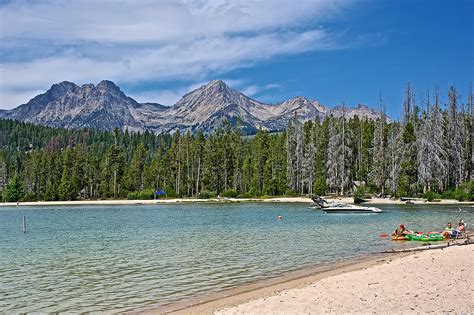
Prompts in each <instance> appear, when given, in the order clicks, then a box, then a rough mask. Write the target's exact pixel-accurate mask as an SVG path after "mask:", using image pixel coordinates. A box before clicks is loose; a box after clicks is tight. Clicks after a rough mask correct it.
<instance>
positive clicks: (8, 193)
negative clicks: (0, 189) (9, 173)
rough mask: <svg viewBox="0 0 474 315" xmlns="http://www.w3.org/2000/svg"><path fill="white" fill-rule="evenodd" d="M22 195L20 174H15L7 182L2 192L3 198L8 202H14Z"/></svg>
mask: <svg viewBox="0 0 474 315" xmlns="http://www.w3.org/2000/svg"><path fill="white" fill-rule="evenodd" d="M22 196H23V183H22V181H21V178H20V176H18V175H15V176H13V177H12V178H11V179H10V181H9V182H8V185H7V187H6V189H5V192H4V194H3V198H4V199H5V201H8V202H16V201H19V200H20V198H21V197H22Z"/></svg>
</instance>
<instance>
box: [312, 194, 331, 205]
mask: <svg viewBox="0 0 474 315" xmlns="http://www.w3.org/2000/svg"><path fill="white" fill-rule="evenodd" d="M311 200H313V201H314V204H313V206H315V207H318V208H324V207H325V205H324V204H326V203H328V202H327V201H326V200H324V199H323V198H321V196H313V197H311Z"/></svg>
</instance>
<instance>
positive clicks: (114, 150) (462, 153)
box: [0, 85, 474, 201]
mask: <svg viewBox="0 0 474 315" xmlns="http://www.w3.org/2000/svg"><path fill="white" fill-rule="evenodd" d="M405 94H406V95H405V102H404V117H403V119H402V121H400V122H387V120H386V116H385V115H383V113H382V114H381V115H380V118H378V119H376V120H370V119H367V118H363V119H360V118H359V117H357V116H355V117H351V118H349V117H347V118H346V117H344V116H342V117H333V116H327V117H324V119H323V120H320V119H318V118H316V120H315V121H308V122H305V123H304V124H303V123H300V122H299V121H298V119H296V118H295V119H292V120H290V122H289V124H288V128H287V131H286V132H282V133H276V134H269V133H268V132H266V131H259V132H257V133H256V135H255V136H253V137H242V135H241V134H240V133H239V131H238V129H234V128H231V126H230V125H229V124H224V126H223V127H222V128H221V129H219V130H218V131H217V132H215V133H213V134H211V135H209V136H207V137H205V136H204V134H202V133H198V134H190V133H186V134H181V133H179V132H176V133H174V134H172V135H169V134H161V135H153V134H152V133H150V132H144V133H128V132H120V131H118V130H115V131H114V132H108V131H97V130H91V129H82V130H65V129H55V128H49V127H42V126H36V125H32V124H27V123H21V122H16V121H12V120H0V191H1V192H2V197H3V199H5V200H8V201H15V200H17V199H21V200H74V199H81V198H153V191H155V190H156V189H158V188H161V189H163V190H165V191H166V192H167V196H170V197H174V196H199V197H201V198H206V197H209V196H213V195H221V196H242V197H251V196H264V195H272V196H275V195H302V194H327V193H337V194H347V193H349V192H352V191H353V183H354V182H355V181H357V182H358V184H359V185H362V188H359V189H360V190H363V191H365V192H370V193H380V194H384V195H388V194H390V195H395V196H415V195H426V196H428V197H431V198H433V197H437V194H443V196H444V197H456V198H458V199H471V200H473V199H474V184H473V183H474V182H473V181H472V176H473V174H472V166H473V165H472V151H473V150H472V128H473V118H472V93H471V95H470V96H469V97H468V98H467V99H466V102H464V103H463V102H462V101H461V100H460V99H459V97H458V95H457V92H456V89H455V88H454V87H451V88H450V89H449V91H448V93H447V97H445V99H446V100H447V101H446V104H442V102H441V96H440V93H439V92H438V91H435V93H434V95H433V96H430V94H429V93H424V95H425V97H423V100H422V101H419V102H415V99H419V98H415V96H414V92H413V89H412V88H411V87H410V86H409V85H408V86H407V89H406V93H405ZM381 107H382V108H383V102H382V101H381ZM470 179H471V181H470V182H469V180H470Z"/></svg>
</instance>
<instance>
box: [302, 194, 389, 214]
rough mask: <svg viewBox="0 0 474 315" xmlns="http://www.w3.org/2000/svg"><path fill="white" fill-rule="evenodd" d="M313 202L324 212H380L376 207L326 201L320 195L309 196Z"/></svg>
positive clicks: (314, 205)
mask: <svg viewBox="0 0 474 315" xmlns="http://www.w3.org/2000/svg"><path fill="white" fill-rule="evenodd" d="M311 199H312V200H313V201H314V203H313V205H312V206H313V207H316V208H320V209H321V210H323V211H324V212H326V213H380V212H382V210H381V209H379V208H376V207H364V206H358V205H353V204H347V203H342V202H327V201H326V200H324V199H323V198H321V197H320V196H314V197H312V198H311Z"/></svg>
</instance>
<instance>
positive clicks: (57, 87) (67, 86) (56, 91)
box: [47, 81, 79, 99]
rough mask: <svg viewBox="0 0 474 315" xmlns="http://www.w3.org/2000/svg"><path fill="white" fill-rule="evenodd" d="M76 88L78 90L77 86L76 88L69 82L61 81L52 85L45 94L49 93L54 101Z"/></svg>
mask: <svg viewBox="0 0 474 315" xmlns="http://www.w3.org/2000/svg"><path fill="white" fill-rule="evenodd" d="M77 88H79V86H77V85H76V84H74V83H72V82H69V81H63V82H61V83H56V84H53V85H52V86H51V88H50V89H49V91H48V92H47V93H49V95H50V96H51V98H53V99H56V98H58V97H61V96H62V95H64V94H66V93H67V92H69V91H73V90H75V89H77Z"/></svg>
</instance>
